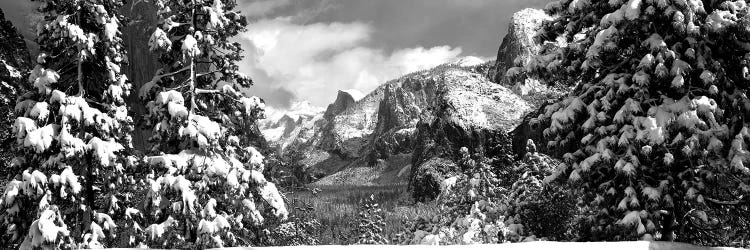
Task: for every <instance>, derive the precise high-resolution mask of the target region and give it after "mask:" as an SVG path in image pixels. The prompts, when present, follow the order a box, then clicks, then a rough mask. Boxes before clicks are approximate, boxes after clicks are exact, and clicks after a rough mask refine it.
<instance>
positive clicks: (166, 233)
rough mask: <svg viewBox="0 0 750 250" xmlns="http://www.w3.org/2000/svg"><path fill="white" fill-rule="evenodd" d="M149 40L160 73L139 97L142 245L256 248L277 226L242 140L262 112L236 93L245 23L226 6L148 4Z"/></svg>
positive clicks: (268, 187)
mask: <svg viewBox="0 0 750 250" xmlns="http://www.w3.org/2000/svg"><path fill="white" fill-rule="evenodd" d="M156 5H157V7H158V9H159V10H158V13H157V14H158V15H159V19H160V20H162V21H161V22H160V24H159V26H158V27H156V28H155V30H154V32H153V34H152V35H151V38H150V40H149V46H150V49H151V50H152V51H154V52H158V53H160V57H159V61H160V62H161V64H162V65H163V67H162V68H161V69H160V70H159V71H158V72H157V75H156V76H154V78H153V80H152V81H150V82H148V83H145V84H144V86H143V87H142V88H141V89H140V91H139V95H140V97H141V98H142V99H143V100H146V101H148V104H147V107H148V108H149V114H148V115H147V117H146V120H147V124H146V126H149V127H151V128H153V136H152V137H151V138H150V141H151V142H152V143H153V147H152V148H151V150H150V152H149V155H150V156H149V157H147V158H146V163H147V165H148V166H149V167H150V169H151V170H150V171H151V173H150V174H149V177H148V180H147V181H148V182H149V183H150V187H151V189H150V190H149V193H148V195H147V196H146V199H147V202H146V205H145V208H144V216H145V217H146V218H145V219H146V221H147V224H150V226H148V227H147V228H146V232H145V236H146V242H147V244H148V245H150V246H153V247H167V248H182V247H201V248H205V247H227V246H239V245H245V246H247V245H256V244H260V243H261V242H264V241H263V237H267V236H268V235H269V232H268V230H264V229H263V227H264V225H265V224H266V223H268V222H272V221H273V220H284V219H285V218H286V217H287V214H288V213H287V210H286V208H285V205H284V202H283V200H282V197H281V195H280V194H279V192H278V190H277V189H276V186H275V185H274V184H273V183H271V182H269V181H267V180H266V178H265V177H264V176H263V174H262V173H263V170H264V157H263V155H261V154H260V153H259V152H258V150H256V148H255V147H253V146H252V145H253V144H252V143H253V139H254V137H253V135H252V134H251V133H250V131H252V130H251V128H252V126H254V124H255V122H256V121H257V120H258V119H260V118H263V116H264V113H263V108H264V106H265V105H264V103H263V101H262V100H260V99H259V98H257V97H248V96H247V95H246V94H245V93H244V92H243V91H242V90H243V88H246V87H248V86H250V85H251V84H252V82H251V81H250V79H249V78H248V77H247V76H244V75H243V74H241V73H239V72H238V71H237V70H238V66H237V62H238V61H239V60H240V59H241V58H242V55H241V52H242V49H241V48H240V44H239V43H236V42H231V41H230V38H231V37H233V36H235V35H237V34H239V32H242V31H244V30H245V26H247V21H246V19H245V17H243V16H242V15H240V13H238V12H235V11H233V9H234V8H235V7H236V5H237V3H236V2H235V1H227V0H190V1H183V0H158V1H156Z"/></svg>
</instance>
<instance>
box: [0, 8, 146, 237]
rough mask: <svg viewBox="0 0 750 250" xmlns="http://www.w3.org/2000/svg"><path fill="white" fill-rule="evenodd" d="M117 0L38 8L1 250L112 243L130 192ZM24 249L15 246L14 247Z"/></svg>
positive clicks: (130, 163) (19, 106) (4, 211)
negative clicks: (36, 52) (39, 16)
mask: <svg viewBox="0 0 750 250" xmlns="http://www.w3.org/2000/svg"><path fill="white" fill-rule="evenodd" d="M121 5H122V3H121V1H119V0H98V1H42V4H41V6H40V7H39V11H40V13H41V14H42V15H43V16H44V19H43V20H42V21H41V22H40V23H39V25H38V26H37V35H38V37H37V42H38V43H39V45H40V50H41V53H40V54H39V56H38V58H37V60H36V62H37V63H38V64H37V65H36V67H35V68H34V70H33V71H32V72H31V74H30V76H29V83H30V84H31V85H33V87H34V88H33V90H31V91H29V92H27V93H25V94H24V95H22V96H20V97H19V98H18V102H17V104H16V106H15V113H16V114H17V115H18V117H17V118H16V120H15V123H14V127H13V132H14V134H15V137H16V140H15V143H16V145H15V151H16V155H17V157H16V158H14V159H13V161H12V163H11V165H12V166H11V171H13V172H14V173H16V175H15V176H14V177H13V179H12V180H11V181H10V182H9V183H8V184H7V185H6V187H5V191H4V193H3V199H2V201H0V208H1V209H2V210H1V214H0V217H2V218H0V219H1V220H2V221H3V225H5V228H4V230H3V232H5V233H4V235H3V237H2V238H4V239H7V240H8V241H6V243H7V245H6V244H4V245H5V246H17V247H19V248H21V249H32V248H59V247H72V248H85V247H102V246H106V247H113V246H119V245H118V244H119V242H118V239H117V238H115V235H119V234H120V233H121V232H123V231H122V227H123V226H126V225H129V222H128V221H130V220H128V219H126V217H127V216H125V210H126V209H127V204H128V202H129V199H130V198H131V195H132V192H133V191H134V190H133V189H134V187H133V185H132V184H133V183H132V180H133V179H132V176H131V175H129V174H128V172H129V171H130V170H132V169H133V168H132V166H133V163H134V159H133V158H132V157H126V156H125V155H128V154H129V153H128V152H127V151H128V150H130V135H129V134H130V132H131V131H132V128H133V124H132V120H131V118H130V117H129V116H128V109H127V107H126V105H125V103H124V101H123V97H124V96H125V95H127V94H128V93H129V91H130V83H128V80H127V77H126V76H125V75H123V74H122V73H121V72H120V66H121V65H122V64H123V63H126V61H127V59H126V56H125V55H124V54H123V53H124V49H123V46H122V44H121V39H120V33H119V27H120V19H121V17H120V15H119V14H118V9H119V8H120V7H121ZM18 243H21V244H20V245H16V244H18Z"/></svg>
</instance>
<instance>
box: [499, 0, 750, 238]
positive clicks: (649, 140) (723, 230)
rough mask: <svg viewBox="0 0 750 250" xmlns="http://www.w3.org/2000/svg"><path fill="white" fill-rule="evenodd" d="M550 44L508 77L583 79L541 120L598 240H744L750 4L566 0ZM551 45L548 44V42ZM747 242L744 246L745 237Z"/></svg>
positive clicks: (549, 30) (557, 11) (544, 36)
mask: <svg viewBox="0 0 750 250" xmlns="http://www.w3.org/2000/svg"><path fill="white" fill-rule="evenodd" d="M546 11H547V12H548V14H551V15H552V16H555V17H556V18H555V19H554V20H552V21H549V22H547V23H546V24H545V26H544V28H543V30H542V31H541V32H540V35H539V38H540V39H541V41H556V42H553V43H555V44H562V45H565V46H559V47H558V46H548V47H549V49H547V50H544V51H543V53H542V54H541V55H539V56H537V57H536V58H534V59H533V60H531V62H530V63H528V64H527V65H520V66H522V67H516V68H512V69H511V70H509V71H508V73H507V75H508V76H511V77H514V78H515V77H519V76H520V77H524V76H535V77H541V78H543V79H545V80H546V81H548V82H564V83H569V84H577V85H576V87H575V90H574V91H573V92H572V93H571V94H570V95H569V96H568V97H566V98H564V99H563V100H561V101H559V102H557V103H555V104H553V105H550V106H547V107H546V108H545V110H544V111H543V112H542V114H540V115H539V117H538V118H537V119H535V121H533V122H535V123H539V125H540V127H543V128H545V127H546V128H547V129H545V130H544V135H545V137H546V138H548V139H549V143H548V144H547V145H546V146H547V147H548V149H550V151H557V152H560V155H561V156H562V157H563V159H564V160H565V165H564V167H563V168H561V170H562V171H560V172H559V173H558V176H560V177H563V178H566V179H567V180H569V181H570V182H572V183H575V184H577V186H578V187H580V188H581V190H582V191H583V192H584V193H585V194H586V196H585V197H584V198H586V199H587V200H588V201H591V202H593V204H595V205H596V207H597V212H596V214H595V215H593V216H592V217H591V218H590V221H592V222H593V223H590V224H592V225H594V226H593V227H592V228H591V230H592V232H593V234H592V235H593V236H592V237H593V238H592V239H593V240H596V239H599V240H605V239H606V240H613V239H615V240H616V239H638V238H641V239H660V240H678V241H685V242H691V243H698V244H706V245H731V244H733V243H732V242H747V239H748V232H747V230H745V229H744V228H746V227H747V225H748V222H749V220H750V216H749V215H750V213H748V211H747V209H748V203H749V202H750V198H749V197H750V196H748V194H749V192H750V185H748V184H750V169H748V167H747V166H746V165H745V164H746V163H748V160H750V158H748V157H750V155H749V154H748V153H747V147H748V143H749V142H750V134H749V133H748V123H747V118H749V117H748V115H749V114H750V113H749V111H750V100H748V97H747V93H746V92H747V89H748V86H749V84H750V73H749V72H750V70H748V67H750V60H749V59H750V29H749V28H748V27H750V16H748V12H749V11H750V7H748V4H747V3H746V2H745V1H744V0H738V1H723V0H703V1H701V0H627V1H626V0H609V1H603V0H561V1H556V2H553V3H550V4H549V5H548V6H547V7H546ZM550 44H552V43H550ZM744 244H747V243H744Z"/></svg>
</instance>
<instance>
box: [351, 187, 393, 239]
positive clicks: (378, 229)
mask: <svg viewBox="0 0 750 250" xmlns="http://www.w3.org/2000/svg"><path fill="white" fill-rule="evenodd" d="M383 214H384V213H383V210H382V209H380V204H378V202H377V201H376V200H375V195H372V194H371V195H370V196H368V197H367V198H365V199H364V200H362V201H360V202H359V214H358V216H357V217H358V218H359V225H357V244H368V245H383V244H388V240H387V239H386V238H385V237H384V236H383V229H384V228H383V227H385V222H384V218H383V217H384V216H383Z"/></svg>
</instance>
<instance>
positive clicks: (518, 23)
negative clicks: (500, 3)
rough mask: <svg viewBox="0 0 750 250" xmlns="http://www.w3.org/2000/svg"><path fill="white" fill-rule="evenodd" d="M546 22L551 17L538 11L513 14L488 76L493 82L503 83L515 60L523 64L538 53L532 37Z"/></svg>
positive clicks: (528, 10) (538, 47) (532, 10)
mask: <svg viewBox="0 0 750 250" xmlns="http://www.w3.org/2000/svg"><path fill="white" fill-rule="evenodd" d="M546 20H551V17H550V16H549V15H547V14H545V13H544V11H543V10H538V9H524V10H521V11H519V12H516V13H515V14H513V17H511V21H510V25H509V26H508V34H507V35H506V36H505V38H503V42H502V43H501V44H500V49H499V50H498V52H497V59H496V61H495V67H494V68H493V70H491V71H490V72H489V75H488V77H489V78H490V79H491V80H492V81H493V82H496V83H503V80H504V78H505V72H506V71H507V70H508V69H509V68H511V67H513V66H514V64H515V63H514V62H515V61H516V59H518V60H520V61H519V62H520V63H524V62H527V61H528V60H529V58H530V57H531V56H532V55H535V54H537V53H538V52H539V50H540V49H541V45H540V44H538V43H535V42H534V36H536V33H537V30H539V28H541V27H542V24H543V23H544V21H546Z"/></svg>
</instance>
